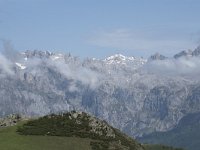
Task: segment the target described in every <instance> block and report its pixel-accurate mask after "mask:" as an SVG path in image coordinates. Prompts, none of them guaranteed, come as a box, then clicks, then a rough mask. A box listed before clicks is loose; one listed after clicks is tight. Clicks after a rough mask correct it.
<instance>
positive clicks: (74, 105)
mask: <svg viewBox="0 0 200 150" xmlns="http://www.w3.org/2000/svg"><path fill="white" fill-rule="evenodd" d="M6 49H7V47H6V46H5V50H4V51H7V50H6ZM198 51H199V48H197V49H195V50H194V51H193V52H192V55H191V56H185V53H184V54H183V56H180V55H179V56H180V57H178V58H177V57H171V58H167V57H165V56H161V55H156V57H151V58H155V59H148V60H147V59H144V58H137V57H133V56H131V57H127V56H123V55H121V54H116V55H113V56H110V57H108V58H106V59H95V58H91V59H90V58H88V59H84V60H80V59H78V58H77V57H74V56H71V55H70V54H62V53H53V52H49V51H38V50H34V51H31V50H27V51H24V52H22V53H19V52H18V53H13V54H14V55H15V56H12V57H9V55H5V54H3V53H2V54H1V55H0V60H1V61H0V96H1V99H0V116H6V115H8V114H11V113H20V114H23V115H27V116H43V115H46V114H49V113H52V112H60V111H70V110H80V111H85V112H87V113H90V114H93V115H95V116H97V117H100V118H102V119H104V120H106V121H108V122H109V123H110V124H111V125H113V126H114V127H116V128H118V129H120V130H122V131H123V132H125V133H127V134H129V135H131V136H135V137H137V136H142V135H143V134H144V133H145V134H148V133H151V132H154V131H168V130H170V129H172V128H174V127H175V126H176V125H177V124H178V122H179V120H180V119H181V118H182V117H184V116H185V115H187V114H190V113H194V112H198V111H199V110H200V98H199V97H200V82H199V76H198V74H199V73H200V69H199V67H198V66H199V64H200V58H199V53H198ZM158 56H159V57H158ZM160 56H161V57H160ZM15 58H16V59H15ZM160 58H161V59H160ZM163 58H164V59H163Z"/></svg>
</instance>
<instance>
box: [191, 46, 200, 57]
mask: <svg viewBox="0 0 200 150" xmlns="http://www.w3.org/2000/svg"><path fill="white" fill-rule="evenodd" d="M199 55H200V46H198V47H197V48H196V49H195V50H194V51H193V52H192V56H199Z"/></svg>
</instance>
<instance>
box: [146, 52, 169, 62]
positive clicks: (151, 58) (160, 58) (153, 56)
mask: <svg viewBox="0 0 200 150" xmlns="http://www.w3.org/2000/svg"><path fill="white" fill-rule="evenodd" d="M165 59H167V57H165V56H164V55H161V54H159V53H155V54H154V55H152V56H151V57H150V58H149V60H165Z"/></svg>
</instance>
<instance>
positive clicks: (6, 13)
mask: <svg viewBox="0 0 200 150" xmlns="http://www.w3.org/2000/svg"><path fill="white" fill-rule="evenodd" d="M199 8H200V1H199V0H0V39H7V40H10V41H11V42H12V44H13V46H14V48H15V49H16V50H19V51H24V50H27V49H31V50H34V49H39V50H50V51H64V52H70V53H72V54H73V55H76V56H80V57H97V58H104V57H106V56H109V55H112V54H114V53H122V54H124V55H132V56H144V57H148V56H149V55H151V54H152V53H155V52H160V53H162V54H164V55H167V56H171V55H173V54H175V53H176V52H179V51H181V50H187V49H194V48H195V47H197V46H198V45H199V44H200V19H199V14H200V9H199ZM1 48H2V46H1Z"/></svg>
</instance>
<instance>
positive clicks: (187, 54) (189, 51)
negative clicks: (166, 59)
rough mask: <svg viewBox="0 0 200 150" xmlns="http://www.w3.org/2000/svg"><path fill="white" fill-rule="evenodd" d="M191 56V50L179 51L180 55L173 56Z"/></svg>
mask: <svg viewBox="0 0 200 150" xmlns="http://www.w3.org/2000/svg"><path fill="white" fill-rule="evenodd" d="M192 56H193V52H192V50H187V51H181V52H180V53H178V54H176V55H174V58H175V59H177V58H180V57H192Z"/></svg>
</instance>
